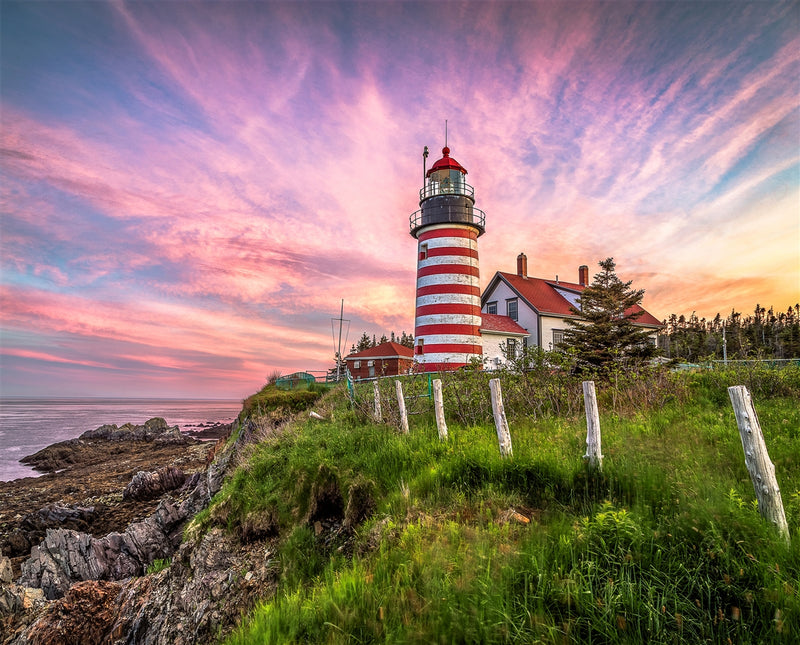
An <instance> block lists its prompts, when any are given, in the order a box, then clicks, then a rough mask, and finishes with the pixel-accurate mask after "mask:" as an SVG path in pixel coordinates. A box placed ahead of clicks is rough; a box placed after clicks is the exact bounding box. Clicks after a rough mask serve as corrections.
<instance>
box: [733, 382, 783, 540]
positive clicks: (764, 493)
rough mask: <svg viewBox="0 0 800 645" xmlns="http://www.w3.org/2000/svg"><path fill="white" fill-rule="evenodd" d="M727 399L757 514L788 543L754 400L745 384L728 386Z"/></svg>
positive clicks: (777, 490) (775, 482) (781, 509)
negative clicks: (751, 483)
mask: <svg viewBox="0 0 800 645" xmlns="http://www.w3.org/2000/svg"><path fill="white" fill-rule="evenodd" d="M728 396H730V398H731V403H732V404H733V411H734V412H735V414H736V424H737V425H738V426H739V436H740V437H741V439H742V448H743V449H744V463H745V465H746V466H747V470H748V472H749V473H750V481H752V482H753V488H754V489H755V492H756V498H757V499H758V511H759V513H761V516H762V517H763V518H765V519H766V520H768V521H770V522H772V523H773V524H775V526H777V527H778V532H779V533H780V534H781V535H782V536H783V537H784V539H786V540H789V526H788V525H787V524H786V514H785V513H784V511H783V501H782V500H781V491H780V488H778V480H777V479H776V478H775V466H774V464H773V463H772V462H771V461H770V458H769V454H768V453H767V445H766V443H765V442H764V435H763V433H762V432H761V425H760V424H759V422H758V415H757V414H756V409H755V406H754V405H753V399H752V398H751V397H750V392H748V391H747V388H746V387H745V386H744V385H734V386H733V387H729V388H728Z"/></svg>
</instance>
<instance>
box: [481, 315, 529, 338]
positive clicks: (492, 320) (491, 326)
mask: <svg viewBox="0 0 800 645" xmlns="http://www.w3.org/2000/svg"><path fill="white" fill-rule="evenodd" d="M481 331H489V332H492V331H497V332H504V333H507V334H520V335H522V336H527V335H528V330H527V329H524V328H522V327H520V326H519V325H518V324H517V323H516V322H515V321H513V320H511V318H509V317H508V316H500V315H498V314H481Z"/></svg>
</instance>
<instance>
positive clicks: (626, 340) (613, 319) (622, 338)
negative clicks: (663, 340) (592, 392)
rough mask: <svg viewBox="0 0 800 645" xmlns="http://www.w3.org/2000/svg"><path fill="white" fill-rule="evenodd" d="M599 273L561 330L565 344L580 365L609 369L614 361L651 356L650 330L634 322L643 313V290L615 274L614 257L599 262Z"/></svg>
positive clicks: (591, 368) (628, 360)
mask: <svg viewBox="0 0 800 645" xmlns="http://www.w3.org/2000/svg"><path fill="white" fill-rule="evenodd" d="M600 269H601V271H600V273H598V274H597V275H595V276H594V280H593V281H592V284H591V285H589V286H588V287H586V288H585V289H584V290H583V291H582V292H581V295H580V297H579V298H578V306H579V308H575V307H572V308H571V309H572V313H573V314H574V315H576V316H580V318H578V319H569V320H568V321H567V322H568V324H569V325H570V328H569V329H567V330H566V331H565V333H564V343H565V345H567V346H569V347H572V348H573V349H574V350H575V356H576V361H577V365H578V367H579V368H583V369H590V370H601V371H603V370H608V369H609V368H610V367H611V366H612V365H614V364H615V363H621V362H630V361H636V362H639V361H643V360H645V359H647V358H650V357H651V356H653V355H654V354H655V352H656V348H655V346H654V345H653V342H652V339H651V337H650V334H651V333H652V332H651V331H649V330H647V329H643V328H641V327H638V326H637V325H636V320H637V319H638V318H639V317H640V316H641V315H642V314H643V313H644V310H643V309H642V308H641V307H640V306H639V305H641V302H642V298H643V297H644V289H631V282H630V281H629V282H622V281H621V280H620V279H619V278H618V277H617V274H616V271H615V269H616V265H615V263H614V258H606V259H605V260H603V261H602V262H600Z"/></svg>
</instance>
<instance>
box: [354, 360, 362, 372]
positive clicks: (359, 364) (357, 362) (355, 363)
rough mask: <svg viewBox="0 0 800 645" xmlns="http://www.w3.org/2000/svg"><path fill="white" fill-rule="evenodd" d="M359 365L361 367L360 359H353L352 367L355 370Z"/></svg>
mask: <svg viewBox="0 0 800 645" xmlns="http://www.w3.org/2000/svg"><path fill="white" fill-rule="evenodd" d="M359 367H361V361H353V369H354V370H357V369H358V368H359Z"/></svg>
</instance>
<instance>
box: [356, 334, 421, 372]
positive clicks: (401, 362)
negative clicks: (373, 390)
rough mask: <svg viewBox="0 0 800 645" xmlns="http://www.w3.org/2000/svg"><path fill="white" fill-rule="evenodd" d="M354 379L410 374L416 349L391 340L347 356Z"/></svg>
mask: <svg viewBox="0 0 800 645" xmlns="http://www.w3.org/2000/svg"><path fill="white" fill-rule="evenodd" d="M344 360H345V361H346V362H347V369H348V370H350V375H351V376H352V377H353V379H354V380H356V381H359V380H361V379H365V378H375V377H377V376H397V375H398V374H408V373H409V372H410V371H411V368H412V366H413V365H414V350H412V349H411V348H410V347H406V346H405V345H400V344H398V343H393V342H391V341H388V342H385V343H381V344H380V345H375V347H370V348H369V349H365V350H362V351H360V352H356V353H354V354H350V355H348V356H345V359H344Z"/></svg>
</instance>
